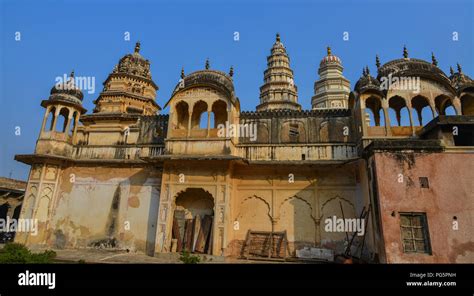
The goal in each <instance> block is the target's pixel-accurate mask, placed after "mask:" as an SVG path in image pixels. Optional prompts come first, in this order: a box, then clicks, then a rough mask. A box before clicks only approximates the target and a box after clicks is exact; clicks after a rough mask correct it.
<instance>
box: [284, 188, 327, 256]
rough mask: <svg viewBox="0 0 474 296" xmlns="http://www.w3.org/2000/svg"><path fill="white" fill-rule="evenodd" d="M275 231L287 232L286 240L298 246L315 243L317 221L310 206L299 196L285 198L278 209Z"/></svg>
mask: <svg viewBox="0 0 474 296" xmlns="http://www.w3.org/2000/svg"><path fill="white" fill-rule="evenodd" d="M275 220H276V221H277V223H276V225H275V228H276V229H275V230H276V231H285V230H286V231H287V236H288V240H289V241H290V242H294V243H296V244H297V245H298V246H296V247H297V248H299V244H305V243H310V244H313V243H316V229H317V225H318V224H317V219H316V218H315V217H314V216H313V207H312V205H311V204H310V203H309V202H308V201H307V200H305V199H304V198H301V197H299V196H291V197H288V198H286V199H285V200H284V201H283V202H282V203H281V204H280V207H279V209H278V217H277V218H276V219H275Z"/></svg>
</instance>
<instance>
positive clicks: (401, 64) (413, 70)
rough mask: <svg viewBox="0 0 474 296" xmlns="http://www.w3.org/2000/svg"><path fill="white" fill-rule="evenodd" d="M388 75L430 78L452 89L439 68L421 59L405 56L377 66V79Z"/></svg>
mask: <svg viewBox="0 0 474 296" xmlns="http://www.w3.org/2000/svg"><path fill="white" fill-rule="evenodd" d="M389 76H397V77H409V76H413V77H422V78H426V79H431V80H434V81H436V82H438V83H440V84H441V85H443V86H445V87H446V88H448V89H450V90H452V91H454V88H453V86H452V84H451V81H450V80H449V78H448V77H447V76H446V74H444V72H443V71H442V70H441V69H440V68H438V67H437V66H435V65H433V64H432V63H429V62H427V61H424V60H421V59H414V58H408V57H406V58H403V59H397V60H393V61H390V62H388V63H386V64H384V65H382V66H381V67H379V69H378V75H377V80H379V81H380V79H381V78H382V77H389Z"/></svg>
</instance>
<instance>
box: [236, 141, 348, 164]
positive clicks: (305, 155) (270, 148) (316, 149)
mask: <svg viewBox="0 0 474 296" xmlns="http://www.w3.org/2000/svg"><path fill="white" fill-rule="evenodd" d="M237 151H238V153H239V156H240V157H243V158H245V159H247V160H250V161H301V160H310V161H311V160H312V161H316V160H348V159H353V158H357V148H356V147H355V145H349V144H298V145H295V144H278V145H239V147H238V150H237Z"/></svg>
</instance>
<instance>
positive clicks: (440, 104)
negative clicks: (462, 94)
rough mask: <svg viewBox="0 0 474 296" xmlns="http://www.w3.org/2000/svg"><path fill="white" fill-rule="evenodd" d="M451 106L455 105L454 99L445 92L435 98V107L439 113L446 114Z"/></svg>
mask: <svg viewBox="0 0 474 296" xmlns="http://www.w3.org/2000/svg"><path fill="white" fill-rule="evenodd" d="M450 106H453V100H452V98H450V97H448V96H447V95H444V94H443V95H439V96H437V97H436V98H435V108H436V111H437V112H438V114H439V115H446V109H447V108H448V107H450ZM455 114H457V113H455Z"/></svg>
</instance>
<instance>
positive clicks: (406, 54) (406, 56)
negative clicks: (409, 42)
mask: <svg viewBox="0 0 474 296" xmlns="http://www.w3.org/2000/svg"><path fill="white" fill-rule="evenodd" d="M403 57H404V58H405V59H408V50H407V47H406V45H403Z"/></svg>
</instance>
